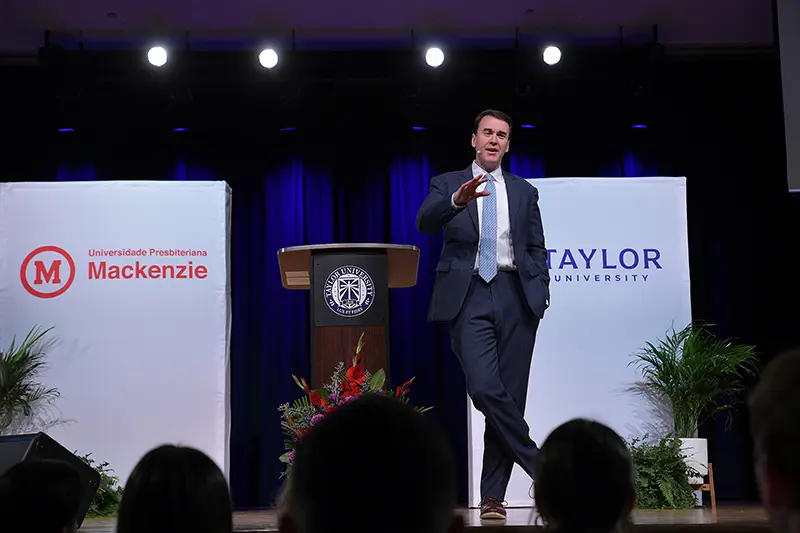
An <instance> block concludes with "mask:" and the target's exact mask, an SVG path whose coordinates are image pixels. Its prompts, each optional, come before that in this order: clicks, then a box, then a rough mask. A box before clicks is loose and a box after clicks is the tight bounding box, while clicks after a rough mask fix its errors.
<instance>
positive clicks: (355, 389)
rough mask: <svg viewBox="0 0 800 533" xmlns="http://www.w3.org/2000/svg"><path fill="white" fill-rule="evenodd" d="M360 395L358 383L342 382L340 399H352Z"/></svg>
mask: <svg viewBox="0 0 800 533" xmlns="http://www.w3.org/2000/svg"><path fill="white" fill-rule="evenodd" d="M360 394H361V387H359V386H358V383H356V382H351V381H342V398H343V399H344V398H352V397H353V396H359V395H360Z"/></svg>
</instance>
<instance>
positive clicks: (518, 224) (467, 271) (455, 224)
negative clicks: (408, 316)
mask: <svg viewBox="0 0 800 533" xmlns="http://www.w3.org/2000/svg"><path fill="white" fill-rule="evenodd" d="M503 176H504V178H505V183H506V190H507V192H508V211H509V218H510V224H511V242H512V248H513V250H514V264H515V265H516V267H517V271H518V272H519V278H520V280H521V281H522V287H523V290H524V291H525V295H524V296H525V300H526V301H527V302H528V305H529V306H530V308H531V310H532V311H533V312H534V313H535V314H536V316H538V317H539V318H540V319H541V318H544V312H545V310H546V309H547V307H548V306H549V305H550V275H549V272H548V270H547V248H546V247H545V242H544V230H543V228H542V217H541V213H540V212H539V191H538V189H536V187H534V186H532V185H531V184H530V183H528V182H526V181H525V180H524V179H522V178H520V177H519V176H515V175H514V174H510V173H508V172H505V171H503ZM472 177H473V176H472V166H469V167H467V168H466V169H464V170H459V171H455V172H448V173H446V174H440V175H438V176H434V177H433V178H432V179H431V183H430V190H429V193H428V196H427V198H425V200H424V201H423V202H422V205H421V206H420V208H419V211H418V212H417V230H419V232H420V233H425V234H432V233H436V232H438V231H440V230H442V229H444V246H443V248H442V253H441V256H440V258H439V263H438V264H437V265H436V282H435V284H434V287H433V295H432V296H431V304H430V309H429V311H428V319H429V320H430V321H435V322H447V321H450V320H452V319H454V318H455V317H456V316H457V315H458V313H459V311H460V310H461V307H462V306H463V304H464V298H465V297H466V295H467V290H468V289H469V285H470V283H471V282H472V276H473V273H474V270H475V258H476V256H477V253H478V241H479V238H480V235H479V234H478V206H477V202H475V201H472V202H470V203H469V204H468V205H467V207H466V208H465V209H461V210H456V209H453V206H452V204H451V197H452V195H453V193H454V192H456V191H457V190H458V188H459V187H461V185H463V184H464V183H465V182H467V181H469V180H471V179H472Z"/></svg>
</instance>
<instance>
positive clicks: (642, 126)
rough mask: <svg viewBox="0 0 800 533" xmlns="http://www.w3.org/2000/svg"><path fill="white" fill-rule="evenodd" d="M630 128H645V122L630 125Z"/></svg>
mask: <svg viewBox="0 0 800 533" xmlns="http://www.w3.org/2000/svg"><path fill="white" fill-rule="evenodd" d="M631 128H633V129H635V130H646V129H647V124H634V125H633V126H631Z"/></svg>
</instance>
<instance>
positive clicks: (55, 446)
mask: <svg viewBox="0 0 800 533" xmlns="http://www.w3.org/2000/svg"><path fill="white" fill-rule="evenodd" d="M31 459H54V460H57V461H63V462H65V463H69V464H70V465H72V467H73V468H75V469H76V470H77V471H78V472H79V473H80V476H81V479H82V480H83V483H84V486H85V487H86V492H85V493H84V496H83V501H82V502H81V506H80V508H79V509H78V516H77V517H75V520H76V522H77V523H78V526H80V525H81V524H83V519H84V518H85V517H86V513H87V512H88V511H89V506H90V505H91V504H92V499H94V495H95V494H97V489H98V488H99V487H100V474H99V473H98V472H97V470H95V469H94V468H92V467H91V466H89V465H87V464H86V463H84V462H83V461H82V460H81V459H80V458H79V457H76V456H75V454H73V453H71V452H70V451H69V450H67V449H66V448H64V447H63V446H62V445H60V444H59V443H57V442H56V441H54V440H53V439H51V438H50V437H48V436H47V435H45V434H44V433H34V434H30V435H10V436H6V437H0V476H2V475H3V474H5V473H6V472H7V471H8V470H9V469H10V468H11V467H12V466H14V465H15V464H17V463H21V462H22V461H29V460H31Z"/></svg>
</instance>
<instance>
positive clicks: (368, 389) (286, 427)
mask: <svg viewBox="0 0 800 533" xmlns="http://www.w3.org/2000/svg"><path fill="white" fill-rule="evenodd" d="M365 345H366V342H364V333H361V336H360V337H359V338H358V344H357V345H356V347H355V350H354V352H355V353H354V355H353V359H352V362H351V365H350V367H349V368H347V369H345V364H344V362H340V363H339V364H338V365H336V368H335V369H334V372H333V376H332V377H331V380H330V381H329V382H328V383H327V384H326V385H324V386H323V387H322V388H319V389H316V390H314V389H311V388H310V387H309V386H308V383H306V380H305V379H303V378H298V377H297V376H295V375H292V379H294V382H295V383H296V384H297V386H298V387H300V388H301V389H303V392H305V395H304V396H301V397H300V398H298V399H297V400H295V401H294V402H292V404H289V403H285V404H283V405H281V406H280V407H278V411H280V413H281V428H282V429H283V434H284V435H286V437H288V438H287V439H286V440H285V441H284V445H285V448H284V449H285V452H284V453H283V455H281V456H280V461H281V462H282V463H284V464H285V465H286V469H285V470H284V472H283V474H281V477H284V476H286V477H288V476H290V475H291V469H292V465H293V464H294V455H295V451H294V450H295V447H296V446H297V443H298V442H300V440H301V439H302V438H303V436H304V435H305V434H306V432H308V430H309V428H311V426H313V425H314V424H316V423H318V422H319V421H320V420H322V419H323V418H325V416H326V415H328V414H329V413H332V412H333V411H335V410H336V409H337V408H338V407H340V406H341V405H344V404H346V403H347V402H350V401H352V400H355V399H356V398H358V397H359V396H361V395H363V394H380V395H383V396H390V397H392V398H396V399H397V400H398V401H401V402H403V403H408V399H409V392H410V390H411V383H412V382H413V381H414V379H416V378H411V379H410V380H408V381H406V382H405V383H404V384H403V385H400V386H398V387H396V388H395V389H394V390H392V389H384V385H385V382H386V372H384V370H383V369H380V370H378V371H377V372H375V373H374V374H370V373H369V372H367V371H366V370H364V366H363V365H362V364H361V351H362V350H363V349H364V346H365ZM430 409H431V408H430V407H417V410H418V411H420V412H423V413H424V412H425V411H428V410H430Z"/></svg>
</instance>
